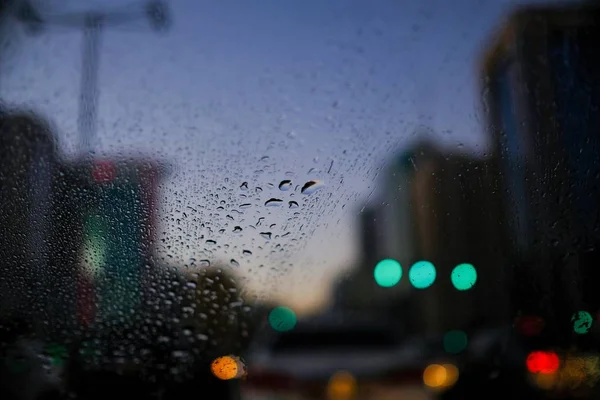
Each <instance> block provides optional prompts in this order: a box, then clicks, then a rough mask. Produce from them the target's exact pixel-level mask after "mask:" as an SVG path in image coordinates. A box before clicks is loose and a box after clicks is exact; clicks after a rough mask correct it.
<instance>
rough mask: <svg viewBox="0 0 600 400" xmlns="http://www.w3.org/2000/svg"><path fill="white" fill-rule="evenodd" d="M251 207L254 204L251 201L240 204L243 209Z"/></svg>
mask: <svg viewBox="0 0 600 400" xmlns="http://www.w3.org/2000/svg"><path fill="white" fill-rule="evenodd" d="M250 207H252V204H250V203H244V204H241V205H240V208H241V209H242V210H244V209H246V208H250Z"/></svg>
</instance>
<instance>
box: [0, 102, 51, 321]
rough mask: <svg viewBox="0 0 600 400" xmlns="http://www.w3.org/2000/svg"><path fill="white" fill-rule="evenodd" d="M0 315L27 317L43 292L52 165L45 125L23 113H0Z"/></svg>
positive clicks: (49, 131) (34, 117) (46, 268)
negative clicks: (10, 313)
mask: <svg viewBox="0 0 600 400" xmlns="http://www.w3.org/2000/svg"><path fill="white" fill-rule="evenodd" d="M0 142H1V143H0V152H1V153H2V154H0V208H1V209H2V212H1V213H0V226H2V231H1V232H0V258H1V259H2V265H1V267H0V314H5V313H7V312H13V313H19V314H21V315H23V316H28V317H31V318H35V317H39V315H36V316H35V317H34V316H33V315H32V312H34V311H36V312H37V311H39V310H40V307H39V305H40V304H39V302H40V301H42V299H43V298H44V297H45V296H46V294H45V292H44V290H43V289H44V288H43V287H42V282H43V281H44V280H45V279H46V278H47V277H48V274H49V273H50V271H49V269H48V261H49V259H48V255H49V249H48V241H47V235H48V233H49V232H50V226H49V221H48V219H47V218H46V217H47V215H48V214H49V211H50V195H51V190H52V179H53V176H54V171H55V170H56V168H57V165H58V160H57V149H56V142H55V138H54V136H53V134H52V132H51V129H50V126H49V124H48V123H47V122H46V121H44V120H43V119H42V118H40V117H39V116H37V115H35V114H34V113H31V112H26V111H11V110H4V111H2V112H1V113H0Z"/></svg>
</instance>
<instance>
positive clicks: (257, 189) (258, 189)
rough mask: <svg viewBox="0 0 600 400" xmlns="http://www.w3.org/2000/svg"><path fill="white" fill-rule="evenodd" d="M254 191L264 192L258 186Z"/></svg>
mask: <svg viewBox="0 0 600 400" xmlns="http://www.w3.org/2000/svg"><path fill="white" fill-rule="evenodd" d="M254 191H255V192H256V193H260V192H262V188H261V187H258V186H257V187H255V188H254Z"/></svg>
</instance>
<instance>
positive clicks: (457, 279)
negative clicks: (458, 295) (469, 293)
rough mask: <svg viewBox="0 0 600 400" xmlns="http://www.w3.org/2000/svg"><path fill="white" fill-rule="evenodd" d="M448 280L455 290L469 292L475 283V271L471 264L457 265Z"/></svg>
mask: <svg viewBox="0 0 600 400" xmlns="http://www.w3.org/2000/svg"><path fill="white" fill-rule="evenodd" d="M450 280H451V281H452V284H453V285H454V287H455V288H456V290H460V291H463V290H469V289H471V288H472V287H473V286H475V283H476V282H477V270H476V269H475V267H474V266H473V265H472V264H459V265H457V266H456V267H454V269H453V270H452V274H450Z"/></svg>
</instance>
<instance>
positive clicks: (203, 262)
mask: <svg viewBox="0 0 600 400" xmlns="http://www.w3.org/2000/svg"><path fill="white" fill-rule="evenodd" d="M200 267H202V268H208V267H210V261H208V260H200Z"/></svg>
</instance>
